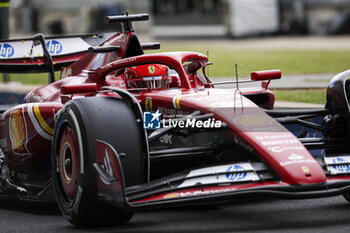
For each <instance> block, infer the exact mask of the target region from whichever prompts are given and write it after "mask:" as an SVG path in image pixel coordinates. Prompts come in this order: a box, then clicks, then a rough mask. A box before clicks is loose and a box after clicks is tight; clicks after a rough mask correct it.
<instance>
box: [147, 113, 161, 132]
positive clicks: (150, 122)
mask: <svg viewBox="0 0 350 233" xmlns="http://www.w3.org/2000/svg"><path fill="white" fill-rule="evenodd" d="M161 115H162V114H161V113H159V110H157V111H156V112H143V127H144V128H145V129H159V128H160V116H161Z"/></svg>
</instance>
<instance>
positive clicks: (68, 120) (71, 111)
mask: <svg viewBox="0 0 350 233" xmlns="http://www.w3.org/2000/svg"><path fill="white" fill-rule="evenodd" d="M140 135H141V134H140V130H139V129H138V127H137V124H136V118H135V114H134V113H133V112H132V110H131V109H130V108H129V106H127V104H126V103H124V102H123V101H121V100H118V99H113V98H104V97H90V98H82V99H78V100H74V101H71V102H69V103H68V104H67V105H66V106H65V107H64V108H63V109H62V110H61V112H60V115H59V118H58V119H57V122H56V125H55V130H54V137H53V142H52V163H51V164H52V173H53V174H52V175H53V183H54V188H55V194H56V199H57V203H58V206H59V208H60V210H61V212H62V214H63V216H64V217H65V218H66V219H67V220H68V221H69V222H71V223H72V224H74V225H77V226H81V227H87V226H100V225H116V224H121V223H125V222H127V221H129V220H130V219H131V217H132V216H133V212H132V211H130V210H128V209H126V208H122V207H120V206H115V205H111V204H106V203H105V202H101V201H99V200H98V195H97V193H98V187H97V180H98V178H97V172H96V170H95V169H94V167H93V166H92V164H93V163H95V162H96V153H95V151H96V150H95V141H96V140H97V139H98V140H103V141H105V142H107V143H109V144H110V145H112V146H113V147H114V148H115V150H116V151H121V152H123V153H125V154H126V155H127V156H125V157H126V158H125V159H124V158H123V160H122V166H121V167H122V168H123V170H125V168H127V169H129V170H130V169H132V171H127V172H124V175H125V183H126V184H127V185H133V184H139V183H142V182H144V180H145V175H144V169H143V168H144V161H143V158H142V150H143V148H142V145H143V142H142V137H141V136H140ZM130 174H133V175H132V176H131V175H130Z"/></svg>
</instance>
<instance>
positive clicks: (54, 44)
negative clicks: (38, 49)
mask: <svg viewBox="0 0 350 233" xmlns="http://www.w3.org/2000/svg"><path fill="white" fill-rule="evenodd" d="M46 48H47V50H48V51H49V53H50V54H52V55H57V54H60V53H61V52H62V48H63V47H62V45H61V43H60V42H58V41H57V40H49V41H48V42H47V43H46Z"/></svg>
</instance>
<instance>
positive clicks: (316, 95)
mask: <svg viewBox="0 0 350 233" xmlns="http://www.w3.org/2000/svg"><path fill="white" fill-rule="evenodd" d="M273 93H274V94H275V98H276V100H277V101H287V102H303V103H313V104H325V103H326V89H302V90H301V89H300V90H273Z"/></svg>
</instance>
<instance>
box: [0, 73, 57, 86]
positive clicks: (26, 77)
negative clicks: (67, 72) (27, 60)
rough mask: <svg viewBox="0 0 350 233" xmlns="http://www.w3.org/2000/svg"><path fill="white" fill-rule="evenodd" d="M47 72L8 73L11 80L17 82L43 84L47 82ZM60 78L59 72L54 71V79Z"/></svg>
mask: <svg viewBox="0 0 350 233" xmlns="http://www.w3.org/2000/svg"><path fill="white" fill-rule="evenodd" d="M48 77H49V76H48V73H38V74H10V81H11V82H19V83H23V84H30V85H45V84H48V83H49V81H48ZM0 78H1V76H0ZM59 78H60V72H55V79H56V81H57V80H59Z"/></svg>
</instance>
